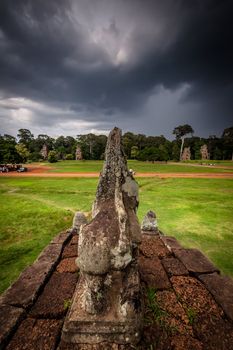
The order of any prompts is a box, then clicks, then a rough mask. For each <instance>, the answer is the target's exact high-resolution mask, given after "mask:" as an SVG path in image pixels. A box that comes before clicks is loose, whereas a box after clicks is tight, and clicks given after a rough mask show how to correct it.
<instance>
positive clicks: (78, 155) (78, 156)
mask: <svg viewBox="0 0 233 350" xmlns="http://www.w3.org/2000/svg"><path fill="white" fill-rule="evenodd" d="M75 159H76V160H82V159H83V155H82V150H81V148H80V146H77V148H76V152H75Z"/></svg>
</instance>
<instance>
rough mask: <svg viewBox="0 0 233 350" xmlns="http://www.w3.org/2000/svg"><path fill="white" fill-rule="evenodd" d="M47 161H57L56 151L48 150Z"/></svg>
mask: <svg viewBox="0 0 233 350" xmlns="http://www.w3.org/2000/svg"><path fill="white" fill-rule="evenodd" d="M48 161H49V163H56V162H57V153H56V152H55V151H49V154H48Z"/></svg>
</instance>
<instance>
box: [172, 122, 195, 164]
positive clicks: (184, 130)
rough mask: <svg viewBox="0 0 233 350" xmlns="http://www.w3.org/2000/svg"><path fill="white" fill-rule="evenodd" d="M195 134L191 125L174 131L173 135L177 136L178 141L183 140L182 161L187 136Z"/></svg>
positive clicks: (181, 148) (181, 126) (178, 127)
mask: <svg viewBox="0 0 233 350" xmlns="http://www.w3.org/2000/svg"><path fill="white" fill-rule="evenodd" d="M193 133H194V130H193V128H192V127H191V126H190V125H189V124H184V125H179V126H177V127H176V128H175V129H174V130H173V134H174V135H176V139H177V140H180V139H181V146H180V160H181V157H182V152H183V147H184V139H185V136H186V135H188V134H193Z"/></svg>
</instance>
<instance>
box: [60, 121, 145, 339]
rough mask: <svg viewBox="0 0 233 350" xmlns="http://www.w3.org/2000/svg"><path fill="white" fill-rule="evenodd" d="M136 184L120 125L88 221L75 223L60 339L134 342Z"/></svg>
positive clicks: (137, 319)
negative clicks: (72, 282) (73, 266)
mask: <svg viewBox="0 0 233 350" xmlns="http://www.w3.org/2000/svg"><path fill="white" fill-rule="evenodd" d="M137 207H138V185H137V183H136V181H135V180H134V178H133V177H132V175H131V174H130V172H129V170H128V168H127V162H126V158H125V155H124V152H123V147H122V137H121V130H120V129H118V128H114V129H113V130H112V131H111V133H110V134H109V137H108V142H107V146H106V153H105V163H104V167H103V171H102V173H101V176H100V180H99V184H98V188H97V193H96V199H95V202H94V204H93V211H92V216H93V219H92V221H91V222H90V223H89V224H87V225H84V226H82V227H81V231H80V235H79V243H78V258H77V260H76V262H77V265H78V267H79V269H80V278H79V282H78V284H77V288H76V291H75V294H74V297H73V302H72V305H71V308H70V311H69V313H68V315H67V317H66V320H65V323H64V327H63V334H62V339H63V340H64V341H66V342H71V343H99V342H103V341H108V342H115V343H118V344H126V343H131V344H136V343H137V342H138V341H139V340H140V333H141V328H142V304H141V290H140V279H139V272H138V262H137V257H138V244H139V243H140V242H141V229H140V226H139V222H138V219H137V216H136V210H137Z"/></svg>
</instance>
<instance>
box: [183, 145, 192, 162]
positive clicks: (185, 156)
mask: <svg viewBox="0 0 233 350" xmlns="http://www.w3.org/2000/svg"><path fill="white" fill-rule="evenodd" d="M190 159H191V152H190V147H185V148H184V150H183V153H182V156H181V160H190Z"/></svg>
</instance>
